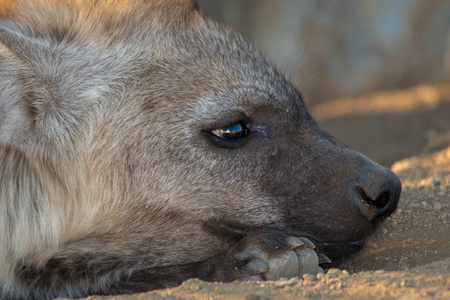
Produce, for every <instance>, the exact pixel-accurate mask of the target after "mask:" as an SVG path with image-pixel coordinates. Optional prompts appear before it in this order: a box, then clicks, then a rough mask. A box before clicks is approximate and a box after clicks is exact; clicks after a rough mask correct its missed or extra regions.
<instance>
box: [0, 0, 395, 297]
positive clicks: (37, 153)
mask: <svg viewBox="0 0 450 300" xmlns="http://www.w3.org/2000/svg"><path fill="white" fill-rule="evenodd" d="M325 88H326V87H325ZM400 191H401V184H400V182H399V180H398V178H397V177H396V176H395V175H394V174H393V173H392V172H390V171H389V170H387V169H385V168H383V167H381V166H379V165H377V164H375V163H373V162H372V161H370V160H369V159H367V158H366V157H364V156H363V155H361V154H359V153H357V152H355V151H353V150H351V149H349V148H347V147H346V146H344V145H343V144H341V143H340V142H338V141H337V140H335V139H333V138H332V137H331V136H329V135H328V134H326V133H325V132H323V131H322V130H321V129H320V128H319V127H318V126H317V124H316V123H315V122H314V121H313V120H312V118H311V116H310V115H309V114H308V112H307V110H306V109H305V106H304V104H303V102H302V98H301V96H300V94H299V93H298V92H297V91H296V90H295V88H294V87H292V85H291V84H289V83H288V82H287V81H286V80H285V78H284V77H283V76H281V75H280V74H279V73H277V71H276V70H275V69H274V68H273V67H272V66H271V64H269V63H268V62H267V60H266V59H265V58H264V57H262V56H261V55H260V54H259V53H258V52H257V51H255V50H254V49H253V48H252V47H251V46H249V45H247V44H246V43H245V42H244V41H243V40H242V38H241V37H240V36H239V35H237V34H235V33H233V32H232V31H230V30H229V29H226V28H224V27H223V26H221V25H219V24H216V23H215V22H213V21H210V20H207V19H205V18H203V17H202V16H201V14H200V13H199V12H198V9H197V4H196V3H195V1H191V0H170V1H167V0H166V1H163V0H147V1H145V0H139V1H137V0H135V1H132V0H95V1H89V0H67V1H60V0H17V1H9V0H0V241H1V243H0V298H1V299H47V298H48V299H49V298H52V297H57V296H59V297H81V296H86V295H89V294H117V293H132V292H139V291H146V290H150V289H154V288H163V287H170V286H174V285H177V284H179V283H180V282H182V281H183V280H185V279H187V278H191V277H197V278H200V279H204V280H220V281H232V280H235V279H255V280H263V279H277V278H280V277H293V276H299V275H301V274H303V273H317V272H319V271H321V268H320V267H319V266H321V267H324V266H329V265H336V264H339V263H340V262H342V261H343V260H345V259H347V258H349V257H351V256H354V255H355V254H357V253H358V252H360V251H361V250H362V248H363V246H364V241H365V240H366V238H367V237H368V236H369V235H371V234H372V233H373V232H374V231H376V230H377V228H379V226H380V224H381V223H382V221H383V220H384V219H385V218H386V217H387V216H389V215H390V214H391V213H392V212H393V211H394V210H395V208H396V205H397V202H398V199H399V196H400Z"/></svg>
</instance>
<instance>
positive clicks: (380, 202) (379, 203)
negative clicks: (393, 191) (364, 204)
mask: <svg viewBox="0 0 450 300" xmlns="http://www.w3.org/2000/svg"><path fill="white" fill-rule="evenodd" d="M390 199H391V195H390V194H389V192H384V193H382V194H381V195H380V196H379V197H378V198H377V199H375V201H374V202H373V203H372V205H373V206H376V207H379V208H382V207H386V206H388V205H389V202H390Z"/></svg>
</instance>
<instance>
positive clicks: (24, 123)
mask: <svg viewBox="0 0 450 300" xmlns="http://www.w3.org/2000/svg"><path fill="white" fill-rule="evenodd" d="M2 37H4V35H2V31H0V41H1V38H2ZM26 69H27V68H26V66H25V64H24V63H23V62H22V61H21V60H20V59H19V58H18V57H17V56H16V55H15V54H14V53H13V52H12V51H11V49H9V48H8V47H7V46H6V45H4V44H3V43H0V144H3V145H7V144H11V143H13V138H14V136H17V135H20V134H21V131H22V130H23V129H24V128H30V126H31V125H32V122H33V120H32V115H31V114H30V111H29V110H28V109H27V105H26V103H25V102H23V101H22V100H23V99H25V98H26V93H27V92H26V88H25V86H26V84H25V83H24V82H23V80H22V78H21V77H22V74H24V71H25V70H26Z"/></svg>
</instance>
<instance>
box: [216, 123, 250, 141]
mask: <svg viewBox="0 0 450 300" xmlns="http://www.w3.org/2000/svg"><path fill="white" fill-rule="evenodd" d="M211 133H212V134H214V135H216V136H218V137H220V138H222V139H226V140H237V139H240V138H242V137H244V136H246V135H247V133H248V129H247V128H246V127H245V126H244V125H243V124H242V123H236V124H233V125H231V126H229V127H225V128H221V129H215V130H213V131H211Z"/></svg>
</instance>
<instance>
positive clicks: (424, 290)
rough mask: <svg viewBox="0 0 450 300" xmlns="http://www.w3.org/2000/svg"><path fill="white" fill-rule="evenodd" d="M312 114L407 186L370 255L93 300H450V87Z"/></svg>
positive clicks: (339, 103) (342, 103)
mask: <svg viewBox="0 0 450 300" xmlns="http://www.w3.org/2000/svg"><path fill="white" fill-rule="evenodd" d="M377 99H378V100H377ZM311 112H312V114H313V116H315V118H316V119H317V120H318V122H319V124H320V125H321V126H322V127H323V128H325V129H326V130H328V131H330V132H331V133H332V134H333V135H335V136H336V137H338V138H339V139H341V140H342V141H344V142H345V143H346V144H348V145H350V146H351V147H352V148H355V149H357V150H359V151H362V152H363V153H365V154H367V155H368V156H369V157H371V158H373V159H374V160H376V161H378V162H381V163H383V164H384V165H390V164H392V162H394V161H397V162H396V163H394V164H393V166H392V169H393V170H394V172H396V173H397V175H399V177H400V179H401V180H402V183H403V187H404V188H403V192H402V197H401V200H400V203H399V207H398V210H397V211H396V212H395V213H394V215H392V216H391V217H390V218H389V219H388V220H387V222H386V225H385V226H384V228H382V229H381V230H380V232H379V233H378V235H376V236H375V237H374V238H372V239H371V240H370V241H369V243H368V245H367V249H366V250H365V251H364V252H363V254H362V255H360V256H359V257H358V258H356V259H353V260H351V261H349V262H347V263H346V264H345V265H344V266H342V267H341V268H340V269H339V270H338V269H330V270H328V272H327V273H326V274H325V275H323V274H319V276H317V277H314V276H310V275H309V276H308V275H306V276H305V278H302V279H291V280H283V279H281V280H278V281H266V282H234V283H229V284H223V283H208V282H203V281H199V280H197V279H191V280H188V281H186V282H184V283H183V284H182V285H181V286H179V287H177V288H172V289H166V290H158V291H153V292H149V293H145V294H135V295H124V296H114V297H97V296H92V297H89V299H91V300H94V299H95V300H100V299H102V300H105V299H111V300H112V299H117V300H119V299H120V300H131V299H133V300H136V299H247V300H251V299H299V298H302V299H389V298H396V299H450V148H446V147H448V146H449V145H450V85H447V84H438V85H423V86H419V87H416V88H412V89H408V90H404V91H395V92H383V93H377V94H375V95H371V96H366V97H361V98H356V99H340V100H336V101H333V102H329V103H326V104H323V105H321V106H317V107H312V108H311ZM433 151H434V152H433ZM430 152H432V153H431V154H422V155H419V156H414V157H412V158H408V159H404V160H400V159H402V158H405V157H408V156H411V155H414V154H415V155H417V154H420V153H430Z"/></svg>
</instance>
